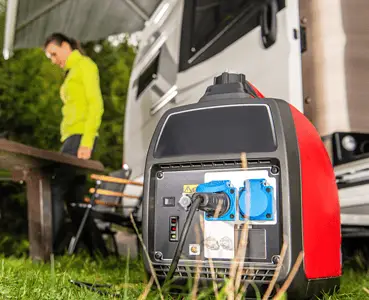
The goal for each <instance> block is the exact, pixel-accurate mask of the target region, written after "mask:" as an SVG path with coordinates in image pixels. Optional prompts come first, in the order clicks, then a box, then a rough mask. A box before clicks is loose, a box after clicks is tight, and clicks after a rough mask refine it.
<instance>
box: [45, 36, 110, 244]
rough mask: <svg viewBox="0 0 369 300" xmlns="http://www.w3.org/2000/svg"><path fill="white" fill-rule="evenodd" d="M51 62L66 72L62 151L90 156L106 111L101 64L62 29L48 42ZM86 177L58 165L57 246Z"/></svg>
mask: <svg viewBox="0 0 369 300" xmlns="http://www.w3.org/2000/svg"><path fill="white" fill-rule="evenodd" d="M44 51H45V54H46V56H47V57H48V58H49V59H50V60H51V62H52V63H53V64H55V65H57V66H59V67H60V68H61V69H63V70H64V72H65V77H64V82H63V84H62V86H61V88H60V97H61V100H62V103H63V106H62V117H63V118H62V122H61V125H60V135H61V138H60V140H61V143H62V146H61V150H60V151H61V152H62V153H67V154H71V155H74V156H77V157H78V158H80V159H90V158H91V156H92V154H93V151H94V149H95V146H96V140H97V137H98V131H99V128H100V125H101V119H102V115H103V112H104V105H103V98H102V93H101V90H100V79H99V70H98V67H97V65H96V64H95V63H94V62H93V61H92V59H90V58H89V57H87V56H85V55H84V53H83V50H82V49H81V47H80V45H79V43H78V42H77V41H76V40H74V39H73V38H70V37H67V36H66V35H64V34H62V33H53V34H51V35H50V36H49V37H48V38H47V39H46V41H45V43H44ZM85 181H86V177H85V176H82V175H77V173H76V170H75V169H74V168H72V167H68V166H60V167H58V168H57V169H56V171H55V174H54V176H53V178H52V182H51V187H52V188H51V193H52V205H53V243H54V250H55V251H56V250H57V248H58V246H59V245H58V244H60V241H61V240H63V238H64V234H65V232H63V230H62V228H63V223H64V219H65V210H64V202H66V203H67V205H68V203H69V202H83V197H84V188H85Z"/></svg>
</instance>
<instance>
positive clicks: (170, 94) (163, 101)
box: [150, 85, 178, 115]
mask: <svg viewBox="0 0 369 300" xmlns="http://www.w3.org/2000/svg"><path fill="white" fill-rule="evenodd" d="M177 94H178V90H177V86H176V85H173V86H172V87H171V88H170V89H169V90H168V91H167V92H166V93H165V94H164V95H163V96H162V97H161V98H160V99H159V100H158V101H156V102H155V103H154V104H153V105H152V107H151V110H150V113H151V115H154V114H156V113H157V112H158V111H159V110H161V109H162V108H163V107H164V106H165V105H167V104H168V103H170V102H171V101H172V100H173V99H174V97H175V96H177Z"/></svg>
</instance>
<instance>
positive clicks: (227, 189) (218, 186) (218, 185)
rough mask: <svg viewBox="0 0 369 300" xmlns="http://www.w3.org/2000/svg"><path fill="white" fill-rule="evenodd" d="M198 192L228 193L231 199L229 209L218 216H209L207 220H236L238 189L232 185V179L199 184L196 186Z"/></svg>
mask: <svg viewBox="0 0 369 300" xmlns="http://www.w3.org/2000/svg"><path fill="white" fill-rule="evenodd" d="M196 192H197V193H220V192H223V193H226V194H227V195H228V197H229V200H230V205H229V209H228V211H227V212H226V213H225V214H224V215H222V216H220V217H218V218H212V217H207V216H206V214H205V220H206V221H234V219H235V215H236V189H235V188H234V187H232V185H231V181H230V180H213V181H210V182H207V183H202V184H199V185H198V186H197V188H196Z"/></svg>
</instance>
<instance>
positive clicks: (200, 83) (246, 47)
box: [3, 0, 369, 228]
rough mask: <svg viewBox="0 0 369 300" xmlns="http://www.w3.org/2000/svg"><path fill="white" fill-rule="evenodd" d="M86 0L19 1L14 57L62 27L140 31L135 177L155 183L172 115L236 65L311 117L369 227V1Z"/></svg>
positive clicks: (132, 151)
mask: <svg viewBox="0 0 369 300" xmlns="http://www.w3.org/2000/svg"><path fill="white" fill-rule="evenodd" d="M85 2H86V1H51V2H50V0H38V1H37V5H29V3H30V1H29V0H13V1H8V2H7V13H6V14H7V16H6V30H5V36H4V51H3V54H4V57H5V58H9V56H10V55H11V52H12V48H31V47H37V46H39V45H41V44H42V43H43V41H44V38H45V36H46V35H47V34H49V33H51V32H53V31H55V30H61V31H66V32H68V33H69V34H70V35H72V36H74V37H76V38H77V39H79V40H81V41H82V42H85V41H89V40H98V39H101V38H106V37H108V36H109V35H112V34H117V33H121V32H128V33H132V32H136V31H140V42H139V47H138V52H137V56H136V59H135V62H134V66H133V70H132V74H131V78H130V82H129V91H128V99H127V107H126V118H125V124H124V149H123V150H124V151H123V163H125V164H126V165H128V166H129V167H130V168H131V169H132V179H135V180H139V181H143V172H144V165H145V157H146V153H147V150H148V146H149V143H150V140H151V137H152V134H153V132H154V129H155V127H156V125H157V123H158V121H159V119H160V117H161V116H162V115H163V113H164V112H165V111H166V110H168V109H169V108H172V107H176V106H180V105H186V104H190V103H195V102H197V101H198V100H199V99H200V97H201V96H202V95H203V94H204V92H205V90H206V88H207V87H208V86H209V85H211V84H212V83H213V78H214V77H215V76H217V75H219V74H221V73H222V72H224V71H228V72H236V73H243V74H245V76H246V79H247V80H248V81H249V82H251V83H252V84H253V85H255V86H256V87H257V88H258V89H259V90H260V91H261V92H262V93H263V94H264V95H265V96H266V97H273V98H280V99H284V100H286V101H288V102H289V103H290V104H292V105H294V106H295V107H296V108H297V109H298V110H300V111H301V112H303V113H304V114H305V115H306V116H307V117H308V118H309V119H310V120H311V122H312V123H313V124H314V125H315V127H316V128H317V130H318V132H319V133H320V135H321V136H322V138H323V139H324V141H325V143H326V145H327V150H328V153H329V154H330V155H331V157H332V163H333V165H334V167H335V172H336V176H337V184H338V186H339V193H340V204H341V221H342V224H343V225H355V226H366V227H368V228H369V196H368V195H369V184H368V182H369V181H368V179H369V172H368V171H367V170H369V158H368V157H369V154H368V152H369V137H368V132H369V121H368V117H367V116H368V112H369V101H368V100H367V99H368V98H369V97H368V96H369V89H368V78H369V52H368V49H369V2H368V1H366V0H341V1H338V0H126V1H120V0H112V1H100V0H89V1H88V3H89V5H87V6H86V3H85ZM106 20H107V21H106ZM122 126H123V124H122ZM187 138H188V141H189V142H191V137H190V136H189V137H187ZM130 189H131V190H130ZM127 194H137V195H141V194H142V189H140V188H139V187H128V190H127ZM125 200H126V201H127V202H129V201H133V200H131V199H125Z"/></svg>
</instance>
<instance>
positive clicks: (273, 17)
mask: <svg viewBox="0 0 369 300" xmlns="http://www.w3.org/2000/svg"><path fill="white" fill-rule="evenodd" d="M277 12H278V4H277V1H275V0H271V1H268V3H267V4H265V5H264V6H263V9H262V12H261V17H260V25H261V39H262V41H263V45H264V47H265V48H266V49H267V48H269V47H270V46H272V45H273V44H274V43H275V41H276V40H277Z"/></svg>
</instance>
